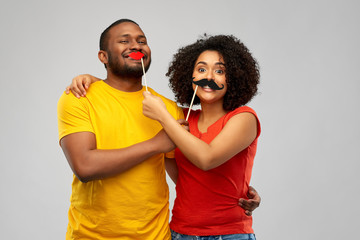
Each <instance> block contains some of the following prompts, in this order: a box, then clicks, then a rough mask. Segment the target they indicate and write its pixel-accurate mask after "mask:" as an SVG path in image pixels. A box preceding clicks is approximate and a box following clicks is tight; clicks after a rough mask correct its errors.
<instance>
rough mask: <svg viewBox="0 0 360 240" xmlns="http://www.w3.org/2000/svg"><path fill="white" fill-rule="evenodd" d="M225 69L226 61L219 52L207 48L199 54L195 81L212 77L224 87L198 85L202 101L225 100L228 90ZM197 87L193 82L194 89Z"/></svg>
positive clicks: (194, 76)
mask: <svg viewBox="0 0 360 240" xmlns="http://www.w3.org/2000/svg"><path fill="white" fill-rule="evenodd" d="M225 71H226V69H225V62H224V60H223V58H222V56H221V54H220V53H219V52H217V51H211V50H207V51H204V52H202V53H201V54H200V55H199V57H198V59H197V60H196V62H195V66H194V71H193V78H194V79H193V81H195V82H196V81H199V80H202V79H207V80H211V79H212V80H214V82H215V83H216V85H218V86H219V87H220V88H221V87H223V88H222V89H219V90H214V89H211V88H210V87H209V86H203V87H201V86H198V89H197V92H196V95H197V96H198V97H199V98H200V100H201V102H204V103H205V102H206V103H213V102H216V101H221V102H222V101H223V97H224V95H225V93H226V90H227V84H226V77H225ZM195 87H196V85H195V84H194V83H193V89H195Z"/></svg>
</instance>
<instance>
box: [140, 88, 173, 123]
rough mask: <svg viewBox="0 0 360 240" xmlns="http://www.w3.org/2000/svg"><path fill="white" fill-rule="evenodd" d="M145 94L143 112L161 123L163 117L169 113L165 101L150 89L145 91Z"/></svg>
mask: <svg viewBox="0 0 360 240" xmlns="http://www.w3.org/2000/svg"><path fill="white" fill-rule="evenodd" d="M143 95H144V100H143V114H144V115H145V116H146V117H148V118H151V119H154V120H157V121H159V122H160V123H161V117H162V116H164V114H166V113H168V112H167V109H166V105H165V103H164V102H163V101H162V100H161V98H160V97H158V96H154V95H152V94H151V93H150V92H148V91H145V92H143ZM168 114H169V113H168Z"/></svg>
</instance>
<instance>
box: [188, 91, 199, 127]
mask: <svg viewBox="0 0 360 240" xmlns="http://www.w3.org/2000/svg"><path fill="white" fill-rule="evenodd" d="M197 89H198V85H196V87H195V90H194V95H193V97H192V99H191V103H190V107H189V111H188V113H187V116H186V121H187V120H188V119H189V115H190V111H191V108H192V105H193V102H194V98H195V95H196V91H197Z"/></svg>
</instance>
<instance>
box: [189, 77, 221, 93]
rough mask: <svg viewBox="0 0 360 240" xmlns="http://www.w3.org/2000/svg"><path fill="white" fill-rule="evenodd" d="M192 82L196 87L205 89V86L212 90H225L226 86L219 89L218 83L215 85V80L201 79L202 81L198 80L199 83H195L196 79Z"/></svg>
mask: <svg viewBox="0 0 360 240" xmlns="http://www.w3.org/2000/svg"><path fill="white" fill-rule="evenodd" d="M192 82H193V83H194V84H195V85H199V86H200V87H205V86H209V88H211V89H212V90H221V89H223V88H224V84H221V85H222V87H219V86H218V85H217V84H216V83H215V80H214V79H210V80H208V79H206V78H204V79H201V80H198V81H194V78H193V80H192Z"/></svg>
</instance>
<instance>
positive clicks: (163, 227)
mask: <svg viewBox="0 0 360 240" xmlns="http://www.w3.org/2000/svg"><path fill="white" fill-rule="evenodd" d="M131 52H141V53H143V54H144V57H143V61H144V65H145V69H146V70H147V69H148V68H149V66H150V62H151V50H150V48H149V46H148V45H147V39H146V37H145V34H144V33H143V31H142V30H141V29H140V27H139V25H138V24H137V23H135V22H133V21H132V20H129V19H121V20H118V21H116V22H115V23H113V24H112V25H110V26H109V27H108V28H107V29H106V30H105V31H104V32H103V33H102V35H101V37H100V51H99V53H98V57H99V59H100V61H101V62H102V63H104V64H105V67H106V69H107V78H106V80H104V81H98V82H95V83H93V84H92V85H91V87H90V88H89V89H88V92H87V94H86V97H83V98H76V97H75V96H74V95H72V94H69V95H66V94H63V95H62V96H61V98H60V100H59V103H58V123H59V135H60V136H59V137H60V145H61V147H62V149H63V151H64V154H65V156H66V158H67V160H68V162H69V165H70V167H71V168H72V170H73V172H74V175H75V176H74V179H73V183H72V196H71V205H70V209H69V224H68V229H67V234H66V239H151V240H153V239H159V240H163V239H170V231H169V226H168V219H169V210H168V209H169V204H168V197H169V193H168V187H167V184H166V177H165V167H164V154H163V153H167V152H169V151H172V150H173V149H174V147H175V146H174V144H173V143H172V141H171V140H170V139H169V138H168V137H167V135H166V134H165V132H164V131H163V130H162V127H161V125H160V124H159V123H158V122H156V121H153V120H151V119H149V118H147V117H145V116H144V115H143V114H142V100H143V97H142V92H143V91H145V89H144V88H143V86H142V84H141V77H142V74H143V73H142V65H141V61H140V60H134V59H132V58H130V57H129V54H130V53H131ZM148 89H149V91H150V92H151V93H152V94H154V95H157V96H160V97H161V98H162V100H163V101H164V102H165V104H166V107H167V109H168V111H169V112H170V113H171V115H172V116H173V117H174V118H175V119H181V118H183V113H182V111H181V109H180V108H179V107H177V105H176V103H174V102H173V101H170V100H168V99H166V98H164V97H162V96H161V95H159V94H157V93H156V92H155V91H153V90H152V89H151V88H148ZM171 154H173V153H168V157H170V158H171V157H173V155H171Z"/></svg>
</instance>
